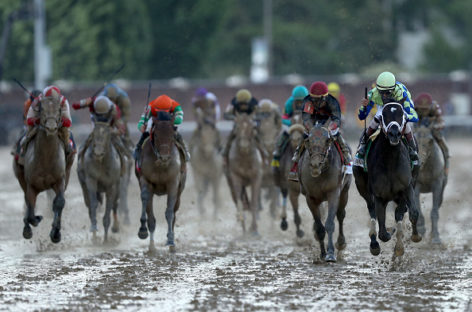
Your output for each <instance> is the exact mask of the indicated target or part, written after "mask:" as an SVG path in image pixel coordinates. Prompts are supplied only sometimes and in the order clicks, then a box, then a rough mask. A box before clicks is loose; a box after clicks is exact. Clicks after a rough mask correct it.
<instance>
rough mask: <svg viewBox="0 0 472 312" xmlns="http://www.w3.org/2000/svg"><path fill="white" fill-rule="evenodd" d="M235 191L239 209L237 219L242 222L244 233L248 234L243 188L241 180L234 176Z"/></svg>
mask: <svg viewBox="0 0 472 312" xmlns="http://www.w3.org/2000/svg"><path fill="white" fill-rule="evenodd" d="M233 178H234V179H233V189H234V194H236V196H235V197H236V209H237V219H238V220H239V221H240V222H241V226H242V228H243V233H245V232H246V225H245V222H244V203H243V201H244V199H243V186H242V181H241V179H238V178H237V177H234V176H233Z"/></svg>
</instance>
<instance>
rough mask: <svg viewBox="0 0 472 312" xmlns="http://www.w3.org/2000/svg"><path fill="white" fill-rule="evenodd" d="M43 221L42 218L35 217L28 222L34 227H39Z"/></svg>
mask: <svg viewBox="0 0 472 312" xmlns="http://www.w3.org/2000/svg"><path fill="white" fill-rule="evenodd" d="M41 220H43V217H42V216H34V217H33V218H32V219H30V220H28V222H29V224H31V225H32V226H38V224H39V222H41Z"/></svg>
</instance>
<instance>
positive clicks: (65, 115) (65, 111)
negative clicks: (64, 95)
mask: <svg viewBox="0 0 472 312" xmlns="http://www.w3.org/2000/svg"><path fill="white" fill-rule="evenodd" d="M61 117H62V127H66V128H69V127H70V126H71V125H72V119H71V117H70V108H69V101H68V100H67V99H64V102H63V103H62V104H61Z"/></svg>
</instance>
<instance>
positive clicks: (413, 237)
mask: <svg viewBox="0 0 472 312" xmlns="http://www.w3.org/2000/svg"><path fill="white" fill-rule="evenodd" d="M422 239H423V238H422V237H421V235H420V234H413V235H411V240H412V241H413V242H414V243H419V242H421V240H422Z"/></svg>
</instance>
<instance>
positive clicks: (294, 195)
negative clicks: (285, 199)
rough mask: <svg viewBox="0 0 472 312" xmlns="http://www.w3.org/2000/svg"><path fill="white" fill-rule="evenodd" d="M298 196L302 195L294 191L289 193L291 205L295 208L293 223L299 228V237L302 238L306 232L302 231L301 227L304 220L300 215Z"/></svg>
mask: <svg viewBox="0 0 472 312" xmlns="http://www.w3.org/2000/svg"><path fill="white" fill-rule="evenodd" d="M298 195H300V193H298V192H295V191H293V190H289V192H288V196H289V198H290V203H291V204H292V208H293V221H294V222H295V226H296V228H297V237H298V238H302V237H303V236H304V235H305V232H303V230H301V229H300V225H301V224H302V218H301V217H300V214H299V213H298Z"/></svg>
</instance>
